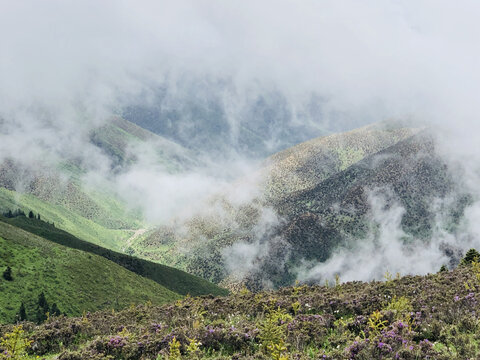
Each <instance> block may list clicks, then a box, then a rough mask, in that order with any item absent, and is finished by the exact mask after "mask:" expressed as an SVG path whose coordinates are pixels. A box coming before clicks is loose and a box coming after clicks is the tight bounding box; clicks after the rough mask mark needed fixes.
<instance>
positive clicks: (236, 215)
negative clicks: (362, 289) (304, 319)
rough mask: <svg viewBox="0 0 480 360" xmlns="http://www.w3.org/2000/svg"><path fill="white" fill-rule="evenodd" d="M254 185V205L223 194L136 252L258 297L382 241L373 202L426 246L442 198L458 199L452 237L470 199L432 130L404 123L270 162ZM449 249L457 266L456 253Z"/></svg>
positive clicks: (446, 207) (306, 147)
mask: <svg viewBox="0 0 480 360" xmlns="http://www.w3.org/2000/svg"><path fill="white" fill-rule="evenodd" d="M251 178H253V179H259V180H258V181H257V193H258V194H257V195H255V196H254V197H253V198H251V199H250V200H248V201H246V202H243V203H241V204H235V202H234V201H231V196H230V194H228V193H227V194H225V193H224V194H219V195H218V196H217V197H215V198H213V199H211V202H210V204H209V205H208V206H206V207H205V209H204V211H203V213H202V214H198V215H197V216H195V217H193V218H191V219H188V220H187V221H185V222H184V223H183V225H182V226H178V225H172V226H170V227H168V226H164V227H161V228H159V229H157V230H156V231H153V232H150V233H147V234H146V235H145V236H142V237H140V238H138V239H137V240H136V242H135V244H134V245H133V247H134V248H135V251H136V253H137V254H140V255H141V256H144V257H146V258H152V259H155V260H157V261H161V262H165V263H169V264H175V266H177V267H180V268H183V269H186V270H187V271H189V272H191V273H193V274H197V275H199V276H202V277H204V278H207V279H209V280H211V281H213V282H216V283H222V284H224V285H227V284H234V283H236V282H237V281H239V280H240V281H242V282H244V283H246V284H247V285H248V286H249V287H250V288H252V289H258V288H262V287H264V286H282V285H288V284H291V283H292V282H293V281H294V280H295V278H296V273H295V269H296V268H297V267H298V266H301V265H302V264H303V262H305V261H307V262H308V261H314V262H324V261H326V260H327V259H328V258H329V257H330V255H331V254H332V252H333V251H334V250H335V249H337V248H339V247H351V246H352V244H354V243H355V242H360V241H362V239H364V238H365V237H367V236H370V235H371V236H377V235H375V234H377V233H378V228H377V227H378V223H377V220H376V219H374V215H375V214H374V213H373V211H374V209H373V207H372V206H373V203H372V202H373V201H375V199H377V200H378V201H377V202H380V201H381V200H382V199H384V198H386V199H387V200H386V202H387V204H390V205H387V206H392V205H393V204H397V205H398V206H400V207H401V208H403V209H404V211H405V214H404V215H403V216H402V220H401V229H402V231H404V232H405V237H404V238H405V239H404V241H411V240H409V239H413V238H416V239H424V241H428V239H429V237H430V236H432V232H433V230H434V229H435V227H436V220H437V219H436V214H437V213H438V212H439V209H436V208H435V207H434V204H435V203H436V202H438V200H441V199H450V201H449V202H448V203H447V202H444V203H442V205H441V206H443V208H442V209H441V212H442V214H443V213H445V214H447V216H446V217H447V218H446V219H443V225H442V226H444V227H445V230H446V231H454V230H455V226H456V224H458V222H459V220H460V218H461V217H462V214H463V210H464V208H465V207H466V206H467V205H468V204H469V203H470V201H471V196H470V195H469V194H468V193H466V192H464V191H463V190H462V188H461V186H460V185H459V182H458V181H457V179H454V175H453V173H452V169H451V168H450V167H449V165H448V164H447V163H446V162H445V161H444V160H443V159H442V157H440V156H439V155H437V152H436V148H435V139H434V137H433V136H432V135H431V134H430V133H429V132H428V130H426V129H420V128H408V127H405V126H402V125H401V124H400V125H399V124H394V125H391V124H386V123H381V124H375V125H371V126H367V127H364V128H360V129H357V130H354V131H351V132H347V133H342V134H334V135H330V136H327V137H321V138H318V139H314V140H311V141H308V142H306V143H302V144H299V145H297V146H294V147H292V148H290V149H287V150H285V151H282V152H280V153H277V154H275V155H273V156H272V157H270V158H269V159H268V160H267V161H266V162H265V167H264V168H263V169H262V170H261V171H260V172H259V173H258V174H252V176H251ZM249 180H251V179H244V180H241V181H239V182H237V183H236V184H235V185H234V186H233V187H232V188H231V189H230V190H231V192H232V193H233V192H235V191H237V190H238V189H240V188H241V187H242V184H243V183H248V181H249ZM258 189H260V190H259V191H258ZM382 201H383V200H382ZM185 229H186V231H185ZM158 249H162V250H163V251H162V252H159V251H158ZM185 249H187V250H185ZM444 250H445V252H446V253H448V254H449V256H452V261H453V263H454V262H455V261H456V260H455V259H456V258H455V255H454V254H455V253H456V252H455V251H456V250H454V249H451V248H448V247H447V248H445V249H444Z"/></svg>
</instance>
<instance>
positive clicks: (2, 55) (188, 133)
mask: <svg viewBox="0 0 480 360" xmlns="http://www.w3.org/2000/svg"><path fill="white" fill-rule="evenodd" d="M479 15H480V4H478V3H477V2H475V1H465V2H462V6H458V5H456V4H453V3H451V2H448V1H435V2H433V1H408V2H402V3H400V2H397V1H380V0H372V1H365V2H362V3H359V2H356V1H353V0H352V1H342V2H338V1H313V0H312V1H310V0H308V1H303V2H301V3H299V2H295V1H287V0H285V1H263V2H261V3H259V2H245V1H229V2H220V1H206V0H201V1H192V0H180V1H175V2H167V1H160V2H158V1H140V2H138V1H135V2H133V1H113V0H112V1H103V2H98V1H90V0H87V1H82V2H74V1H60V0H58V1H53V0H47V1H42V2H41V3H39V2H38V1H33V0H32V1H27V0H26V1H17V2H11V1H6V0H3V1H0V44H1V45H0V46H1V47H2V48H1V50H0V163H1V162H2V161H4V160H5V159H14V160H15V161H16V162H18V163H20V164H22V166H24V167H26V168H34V169H40V170H42V171H47V170H48V168H55V167H56V166H57V165H58V163H61V162H64V161H67V160H71V159H75V161H76V162H77V163H79V164H81V167H82V168H84V169H86V173H85V174H83V175H82V180H83V181H84V183H85V184H89V185H91V186H100V184H101V185H102V186H109V187H111V188H112V189H113V190H114V191H115V192H116V193H117V194H118V195H119V196H121V197H122V198H123V199H124V200H125V201H126V202H127V203H128V204H129V205H130V206H131V207H132V208H142V209H143V213H144V216H145V218H146V220H147V221H148V222H149V223H150V224H152V225H162V224H165V223H167V222H168V221H170V220H172V219H174V218H181V219H188V218H189V217H191V216H193V215H194V214H197V213H199V212H201V211H203V210H204V208H205V207H204V204H205V202H206V201H209V199H211V197H212V196H214V195H215V194H217V193H222V192H225V191H227V189H232V187H233V188H235V187H236V184H238V183H235V181H237V180H238V179H245V178H248V177H249V176H251V174H252V173H255V172H256V170H257V169H258V168H259V167H260V164H261V161H262V160H263V159H264V158H265V157H267V156H268V155H271V154H273V153H275V152H276V151H279V150H282V149H285V148H287V147H289V146H292V145H294V144H297V143H299V142H301V141H305V140H308V139H310V138H313V137H316V136H321V135H326V134H330V133H332V132H340V131H346V130H351V129H353V128H356V127H359V126H362V125H365V124H369V123H374V122H378V121H383V120H385V119H408V120H410V121H411V122H413V123H421V124H422V125H424V124H426V125H427V126H429V127H430V128H432V129H434V131H435V132H436V135H437V139H438V152H439V153H440V154H441V156H443V157H444V158H445V159H446V161H448V162H449V163H451V164H455V166H456V167H458V168H459V169H461V174H462V176H463V178H462V186H465V187H467V188H468V189H469V191H470V192H471V193H473V194H474V195H475V196H478V195H480V187H479V186H478V184H479V183H480V182H479V181H478V180H480V179H479V174H480V171H479V170H480V167H479V166H478V164H479V160H480V159H479V155H480V153H479V151H478V143H479V141H480V131H479V130H480V129H479V125H478V124H479V121H478V119H477V117H478V113H479V112H478V108H477V104H478V103H479V101H478V99H477V98H478V94H479V93H480V91H479V90H480V89H479V84H480V71H479V68H478V62H479V60H480V45H479V43H478V39H477V34H478V33H479V32H480V24H479V23H478V17H479ZM139 111H140V112H141V111H143V113H142V114H144V113H145V111H146V112H147V113H149V114H153V115H152V121H151V122H149V123H148V124H147V125H149V126H151V128H150V130H152V131H153V132H157V133H158V134H159V135H161V136H162V137H163V138H165V140H166V141H171V142H173V143H175V144H176V145H175V146H178V145H179V146H181V147H182V148H183V149H184V150H185V152H186V153H188V154H189V155H188V156H190V157H191V158H192V159H193V160H194V161H193V162H192V163H193V165H189V166H186V168H184V169H181V170H178V171H172V170H171V169H169V168H168V167H166V166H164V165H162V164H158V162H157V161H156V157H155V154H153V153H152V151H150V150H149V149H148V146H146V147H144V148H142V149H139V148H138V147H134V146H133V145H132V147H131V148H129V150H128V151H130V152H131V153H134V154H135V156H136V158H137V161H136V163H135V164H132V165H131V166H130V167H127V168H124V169H122V170H121V171H118V169H116V168H115V166H114V164H112V161H111V159H110V158H109V157H108V156H107V155H106V154H105V153H104V152H102V151H101V150H100V149H98V147H96V146H95V145H94V144H92V142H91V141H90V137H89V134H90V133H91V131H92V130H93V129H96V128H98V127H99V126H102V125H103V124H106V123H108V122H110V121H111V119H112V117H114V116H125V117H126V118H127V119H129V116H130V117H132V118H135V114H138V113H139ZM212 119H213V120H212ZM159 124H160V125H161V126H160V125H159ZM245 128H247V129H248V130H249V131H250V130H252V129H253V130H255V132H256V135H258V137H256V138H254V140H250V139H247V140H246V139H245ZM169 146H170V145H169ZM171 146H173V145H171ZM182 151H183V150H182ZM232 184H233V185H232ZM252 184H253V185H252ZM254 184H257V180H254V181H252V182H251V183H249V185H248V186H245V187H240V190H238V193H237V195H238V197H239V198H240V199H241V201H240V200H239V201H240V202H241V203H243V202H248V201H250V200H251V199H254V198H255V197H256V196H257V195H258V191H259V188H258V186H256V185H254ZM17 188H18V189H19V190H21V188H22V186H21V183H19V184H17ZM228 191H229V190H228ZM382 199H383V198H382V196H380V195H379V196H377V197H375V196H374V197H372V198H371V206H372V209H373V210H372V219H373V220H374V222H375V223H376V224H377V226H378V229H376V230H375V231H372V234H371V238H370V239H369V241H367V242H365V243H363V244H362V245H359V246H361V248H359V249H357V248H356V249H355V250H354V252H353V253H358V252H360V253H362V254H368V253H372V252H375V253H376V254H378V256H377V257H375V261H374V262H372V261H368V262H367V263H364V262H361V261H360V260H359V261H360V262H359V263H352V262H351V261H350V260H348V259H350V258H351V254H352V253H351V252H349V251H351V250H349V249H339V250H338V252H337V253H335V254H334V255H333V256H332V258H331V259H330V260H329V261H328V262H327V263H325V264H305V267H304V268H303V269H299V278H301V279H303V280H309V281H310V280H312V279H320V278H322V279H323V278H325V277H326V278H328V277H331V276H333V275H334V274H336V273H340V274H341V277H342V279H343V278H344V279H361V280H366V279H370V278H379V276H380V275H379V274H382V273H384V272H385V271H386V270H389V271H390V272H397V271H398V272H401V273H408V272H415V273H425V272H429V271H434V270H436V269H437V268H438V267H439V266H441V265H442V264H443V263H445V262H448V259H446V258H445V257H444V255H443V253H442V251H440V250H438V249H439V247H440V244H450V245H451V244H454V245H455V246H456V248H458V249H459V251H460V250H462V251H463V250H465V249H466V248H467V247H469V246H473V245H475V244H476V243H475V241H476V240H472V239H476V238H478V234H479V233H480V228H479V227H478V225H476V223H477V222H476V221H475V219H476V218H477V215H478V214H479V213H480V206H479V204H478V203H477V202H476V201H475V202H474V203H473V204H472V205H471V206H469V207H468V209H467V210H466V215H465V221H464V224H463V226H464V232H463V233H462V234H463V235H458V237H456V238H452V235H451V234H447V233H444V232H443V231H442V230H440V229H441V228H442V226H439V230H438V233H437V234H435V236H434V238H433V240H432V242H431V243H430V244H429V245H428V246H427V247H425V245H421V246H420V245H418V248H417V247H416V246H417V245H415V239H413V245H411V246H410V247H408V248H404V247H402V246H401V245H400V244H401V243H402V241H403V240H402V239H403V238H404V236H405V234H403V233H402V231H401V229H400V227H399V223H400V221H401V218H402V214H403V210H402V208H401V206H399V205H398V204H397V205H395V204H393V205H391V206H390V207H389V208H388V209H385V207H384V205H383V204H384V201H385V200H384V199H383V200H382ZM439 201H443V200H439ZM262 211H264V214H269V216H266V215H265V217H264V218H263V219H264V221H263V220H262V224H263V223H265V224H267V225H268V226H267V228H264V229H263V230H261V231H257V230H258V228H256V231H257V232H258V234H257V235H255V236H256V237H255V238H254V240H253V243H249V244H246V243H245V244H238V245H236V246H237V247H236V248H233V249H229V250H228V249H227V251H226V253H225V256H226V258H232V257H235V254H242V256H244V257H242V258H241V259H242V261H241V262H238V264H237V265H235V264H233V265H231V266H230V269H231V271H232V272H237V270H235V269H238V267H239V265H242V263H243V264H250V265H249V267H252V268H253V267H254V266H255V264H254V259H258V258H259V257H260V258H261V257H262V254H264V253H265V252H268V249H269V248H270V243H269V242H268V239H267V238H268V236H267V235H265V234H270V229H269V228H268V227H274V226H276V224H278V223H279V221H281V220H280V219H279V217H277V215H275V214H270V212H269V209H262ZM438 221H439V223H441V222H442V220H441V217H439V220H438ZM374 233H375V235H373V234H374ZM265 236H267V237H265ZM273 238H275V237H273ZM277 240H278V241H280V242H281V239H280V240H279V239H277ZM277 240H275V241H277ZM252 244H253V245H252ZM398 254H402V256H401V257H400V258H399V259H400V260H401V261H399V262H398V263H397V262H395V261H394V260H395V259H398ZM367 259H368V258H367ZM420 259H423V260H422V261H420ZM425 259H427V260H425ZM229 264H230V263H229ZM355 266H358V267H361V268H362V269H364V271H362V272H360V273H359V272H357V271H355V270H354V268H355Z"/></svg>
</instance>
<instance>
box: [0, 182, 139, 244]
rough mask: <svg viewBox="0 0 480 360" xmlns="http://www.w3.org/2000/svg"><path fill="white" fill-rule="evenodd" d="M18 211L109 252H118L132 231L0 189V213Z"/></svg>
mask: <svg viewBox="0 0 480 360" xmlns="http://www.w3.org/2000/svg"><path fill="white" fill-rule="evenodd" d="M17 208H20V209H22V210H23V211H25V212H28V211H30V210H32V211H34V212H35V213H39V214H41V215H42V218H43V219H44V220H45V221H48V222H53V223H55V226H57V227H59V228H61V229H64V230H65V231H68V232H70V233H72V234H74V235H75V236H78V237H79V238H82V239H85V240H87V241H89V242H91V243H94V244H98V245H102V246H105V247H108V248H111V249H117V250H119V249H120V248H121V246H122V245H123V244H124V243H125V241H126V240H127V239H128V238H129V237H130V236H131V235H132V234H133V230H127V229H117V228H108V227H105V226H102V225H101V224H98V223H97V222H95V221H94V220H93V219H89V218H88V217H87V216H86V215H84V216H82V215H81V214H79V213H78V212H77V211H72V210H69V209H68V207H67V206H66V205H64V204H57V203H55V202H49V201H47V200H41V199H40V198H38V197H37V196H35V195H32V194H28V193H23V194H21V193H18V192H16V191H12V190H8V189H5V188H0V211H1V212H5V211H8V210H11V209H17ZM90 209H92V207H90ZM86 211H87V210H85V212H86ZM119 211H120V210H119ZM85 212H84V214H85ZM132 225H134V224H132Z"/></svg>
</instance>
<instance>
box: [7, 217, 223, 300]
mask: <svg viewBox="0 0 480 360" xmlns="http://www.w3.org/2000/svg"><path fill="white" fill-rule="evenodd" d="M2 221H3V222H6V223H9V224H11V225H14V226H16V227H19V228H22V229H24V230H26V231H28V232H31V233H33V234H36V235H38V236H41V237H44V238H46V239H48V240H50V241H53V242H55V243H57V244H60V245H64V246H68V247H70V248H74V249H78V250H82V251H85V252H88V253H90V254H95V255H100V256H102V257H104V258H106V259H108V260H111V261H113V262H115V263H116V264H118V265H120V266H122V267H124V268H126V269H128V270H130V271H133V272H135V273H137V274H138V275H141V276H143V277H145V278H148V279H150V280H153V281H155V282H157V283H158V284H161V285H162V286H164V287H166V288H167V289H170V290H171V291H173V292H175V293H178V294H182V295H187V294H191V295H204V294H213V295H226V294H227V293H228V291H227V290H225V289H222V288H220V287H218V286H216V285H214V284H212V283H210V282H208V281H206V280H204V279H202V278H200V277H197V276H193V275H190V274H188V273H186V272H184V271H181V270H178V269H175V268H172V267H169V266H165V265H161V264H157V263H154V262H151V261H147V260H143V259H138V258H135V257H132V256H129V255H126V254H123V253H119V252H115V251H112V250H110V249H106V248H103V247H100V246H97V245H95V244H91V243H89V242H87V241H83V240H81V239H78V238H77V237H75V236H73V235H72V234H69V233H67V232H65V231H63V230H61V229H57V228H55V227H54V226H52V225H50V224H48V223H45V222H44V221H42V220H37V219H29V218H27V217H25V216H17V217H15V218H5V217H3V216H0V222H2Z"/></svg>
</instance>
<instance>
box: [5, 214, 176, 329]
mask: <svg viewBox="0 0 480 360" xmlns="http://www.w3.org/2000/svg"><path fill="white" fill-rule="evenodd" d="M7 266H10V267H11V268H12V275H13V281H6V280H5V279H3V278H0V293H1V294H2V295H1V296H0V322H3V323H6V322H11V321H13V320H14V318H15V314H16V313H17V312H18V310H19V307H20V304H21V303H22V302H24V304H25V307H26V309H27V316H28V318H30V319H32V318H33V317H34V313H35V309H36V306H35V303H36V301H37V299H38V296H39V294H40V293H41V292H42V291H43V292H44V293H45V296H46V298H47V301H48V302H49V303H50V304H52V303H56V304H57V305H58V307H59V309H60V310H61V311H62V312H66V313H67V314H68V315H77V316H78V315H80V314H82V312H83V311H95V310H99V309H105V308H108V309H122V308H125V307H127V306H129V305H130V304H138V303H145V302H146V301H151V302H152V303H154V304H162V303H166V302H169V301H173V300H176V299H179V298H180V297H181V295H179V294H177V293H175V292H173V291H171V290H168V289H167V288H165V287H163V286H161V285H160V284H158V283H156V282H154V281H153V280H150V279H147V278H144V277H142V276H140V275H138V274H135V273H133V272H131V271H129V270H127V269H125V268H124V267H122V266H120V265H118V264H116V263H114V262H112V261H109V260H107V259H105V258H104V257H101V256H98V255H95V254H91V253H86V252H84V251H80V250H76V249H71V248H67V247H65V246H61V245H59V244H55V243H53V242H51V241H48V240H45V239H43V238H41V237H39V236H36V235H33V234H31V233H29V232H27V231H24V230H22V229H20V228H18V227H15V226H13V225H10V224H7V223H4V222H0V270H1V271H2V272H3V270H4V269H5V268H6V267H7Z"/></svg>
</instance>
